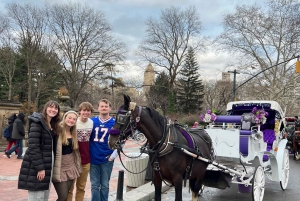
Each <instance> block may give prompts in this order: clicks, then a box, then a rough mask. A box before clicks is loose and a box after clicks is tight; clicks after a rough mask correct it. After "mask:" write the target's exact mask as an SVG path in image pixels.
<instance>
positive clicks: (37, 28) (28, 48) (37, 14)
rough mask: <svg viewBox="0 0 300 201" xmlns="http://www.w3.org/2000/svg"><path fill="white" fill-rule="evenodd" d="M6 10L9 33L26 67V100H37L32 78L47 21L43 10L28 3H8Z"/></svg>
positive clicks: (29, 101) (33, 78)
mask: <svg viewBox="0 0 300 201" xmlns="http://www.w3.org/2000/svg"><path fill="white" fill-rule="evenodd" d="M7 11H8V13H7V16H9V17H10V21H11V25H12V26H11V27H12V28H11V30H10V31H11V33H10V34H12V35H13V36H15V43H16V44H17V45H18V47H19V52H20V54H22V55H23V57H24V58H23V59H24V63H25V66H26V67H27V75H28V79H27V82H28V83H27V84H28V86H27V87H28V90H27V101H28V103H32V102H33V101H32V100H34V102H37V101H38V98H39V97H35V98H33V97H34V96H33V80H35V79H36V78H35V77H34V74H35V71H36V67H37V63H39V61H38V59H39V57H38V54H39V52H40V49H41V47H42V45H43V39H44V38H45V37H44V36H45V35H46V27H47V21H46V18H45V17H44V16H45V15H44V11H43V10H42V9H40V8H38V7H35V6H32V5H29V4H27V5H24V6H22V5H19V4H16V3H11V4H8V5H7Z"/></svg>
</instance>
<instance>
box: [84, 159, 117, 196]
mask: <svg viewBox="0 0 300 201" xmlns="http://www.w3.org/2000/svg"><path fill="white" fill-rule="evenodd" d="M113 165H114V162H113V161H112V162H106V163H103V164H101V165H94V164H91V169H90V180H91V187H92V189H91V190H92V199H91V201H108V195H109V180H110V176H111V172H112V169H113Z"/></svg>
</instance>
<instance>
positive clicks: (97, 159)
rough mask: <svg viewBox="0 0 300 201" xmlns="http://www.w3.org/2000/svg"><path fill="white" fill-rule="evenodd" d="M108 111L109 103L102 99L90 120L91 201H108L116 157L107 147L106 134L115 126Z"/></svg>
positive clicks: (109, 108) (114, 152)
mask: <svg viewBox="0 0 300 201" xmlns="http://www.w3.org/2000/svg"><path fill="white" fill-rule="evenodd" d="M110 110H111V103H110V102H109V101H108V100H106V99H102V100H100V101H99V103H98V111H99V116H96V117H93V118H91V119H92V120H93V122H94V126H93V131H92V134H91V138H90V156H91V168H90V180H91V191H92V201H108V195H109V180H110V176H111V172H112V169H113V164H114V159H115V157H116V156H117V151H116V150H115V151H113V150H111V149H110V148H109V147H108V137H109V135H108V132H109V130H110V129H111V128H112V127H113V126H114V124H115V119H114V118H113V117H111V116H110V115H109V112H110Z"/></svg>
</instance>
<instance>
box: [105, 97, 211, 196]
mask: <svg viewBox="0 0 300 201" xmlns="http://www.w3.org/2000/svg"><path fill="white" fill-rule="evenodd" d="M135 129H138V130H139V131H140V132H142V133H144V135H145V136H146V138H147V140H148V142H149V145H150V151H149V155H150V162H151V165H152V167H153V169H154V178H153V183H154V186H155V201H160V200H161V187H162V181H164V182H168V183H169V184H172V185H174V186H175V192H176V198H175V200H176V201H181V200H182V186H183V181H184V180H185V179H188V180H189V186H190V189H191V191H192V201H196V200H198V192H199V191H200V189H201V187H202V185H203V180H204V178H205V174H206V168H207V166H208V163H207V162H203V161H201V160H198V159H195V158H194V157H191V156H190V155H187V154H185V153H184V152H183V151H182V150H183V149H185V150H189V151H190V152H192V153H194V154H195V155H197V156H201V157H203V158H206V159H208V160H211V159H212V148H211V139H210V137H209V136H208V135H207V134H206V132H205V131H204V130H200V129H198V130H197V131H195V132H194V133H192V134H191V132H187V131H185V130H184V128H182V126H180V125H179V124H176V123H173V122H172V121H171V120H168V119H167V118H166V117H164V116H162V115H160V114H159V113H158V112H156V111H155V110H153V109H151V108H148V107H141V106H136V104H135V103H133V102H131V101H130V97H129V96H126V95H124V105H123V106H121V107H120V108H119V110H118V113H117V116H116V124H115V125H114V127H113V128H112V129H111V131H110V137H109V146H110V148H111V149H116V148H118V149H120V148H121V147H122V146H121V144H122V142H123V141H124V140H126V139H127V137H128V136H129V135H132V133H133V132H134V130H135Z"/></svg>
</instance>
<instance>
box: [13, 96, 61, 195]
mask: <svg viewBox="0 0 300 201" xmlns="http://www.w3.org/2000/svg"><path fill="white" fill-rule="evenodd" d="M59 112H60V108H59V105H58V103H57V102H56V101H53V100H50V101H48V102H47V103H46V104H45V106H44V109H43V111H42V113H41V114H40V113H36V112H35V113H33V114H32V115H31V116H29V117H28V120H29V131H28V149H27V150H26V152H25V155H24V159H23V162H22V165H21V169H20V175H19V182H18V188H19V189H24V190H28V201H46V200H48V198H49V190H50V184H51V183H50V181H51V177H52V169H53V160H54V157H53V137H54V136H55V134H56V133H58V132H59V122H60V118H59Z"/></svg>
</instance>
